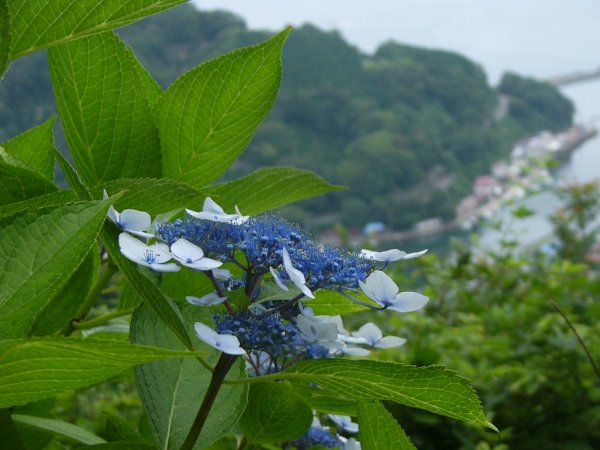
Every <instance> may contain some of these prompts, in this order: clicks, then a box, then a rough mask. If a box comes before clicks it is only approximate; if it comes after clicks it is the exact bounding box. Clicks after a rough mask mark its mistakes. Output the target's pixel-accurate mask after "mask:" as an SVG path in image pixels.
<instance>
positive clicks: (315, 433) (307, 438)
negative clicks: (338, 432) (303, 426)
mask: <svg viewBox="0 0 600 450" xmlns="http://www.w3.org/2000/svg"><path fill="white" fill-rule="evenodd" d="M294 445H295V446H296V447H297V448H298V450H307V449H310V448H312V447H314V446H316V445H319V446H321V447H323V448H339V447H341V446H343V444H342V443H341V442H340V440H339V439H338V438H336V437H335V435H334V434H333V433H331V431H329V430H327V429H325V428H319V427H310V428H309V429H308V431H307V432H306V433H305V434H304V435H302V436H301V437H300V438H298V439H296V440H295V441H294Z"/></svg>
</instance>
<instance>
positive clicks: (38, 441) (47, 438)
mask: <svg viewBox="0 0 600 450" xmlns="http://www.w3.org/2000/svg"><path fill="white" fill-rule="evenodd" d="M55 406H56V402H55V400H54V398H52V397H50V398H46V399H43V400H39V401H37V402H33V403H27V404H26V405H21V406H16V407H13V408H9V409H10V412H11V414H25V415H28V416H36V417H47V418H49V419H53V418H54V408H55ZM15 426H16V428H17V431H18V432H19V435H20V436H21V439H23V441H24V442H25V446H26V447H27V448H28V449H36V448H43V449H45V448H46V447H47V446H48V444H50V442H51V441H52V440H53V439H54V435H53V434H52V433H50V432H48V431H46V430H39V429H35V428H32V427H30V426H28V425H23V424H20V423H15ZM0 448H2V447H1V446H0Z"/></svg>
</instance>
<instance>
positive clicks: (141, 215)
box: [119, 209, 152, 231]
mask: <svg viewBox="0 0 600 450" xmlns="http://www.w3.org/2000/svg"><path fill="white" fill-rule="evenodd" d="M151 223H152V219H151V217H150V214H148V213H147V212H145V211H138V210H137V209H126V210H124V211H123V212H122V213H121V218H120V220H119V225H121V228H123V229H125V230H129V231H146V230H147V229H148V228H150V225H151Z"/></svg>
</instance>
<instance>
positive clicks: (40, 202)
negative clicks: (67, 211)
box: [0, 190, 77, 219]
mask: <svg viewBox="0 0 600 450" xmlns="http://www.w3.org/2000/svg"><path fill="white" fill-rule="evenodd" d="M76 200H77V196H76V195H75V193H74V192H73V191H72V190H60V191H56V192H51V193H49V194H44V195H38V196H36V197H32V198H28V199H27V200H22V201H20V202H14V203H10V204H8V205H3V206H0V219H1V218H4V217H9V216H12V215H15V214H18V213H23V212H25V211H29V212H35V211H36V210H39V209H40V208H56V207H58V206H64V205H66V204H67V203H72V202H74V201H76Z"/></svg>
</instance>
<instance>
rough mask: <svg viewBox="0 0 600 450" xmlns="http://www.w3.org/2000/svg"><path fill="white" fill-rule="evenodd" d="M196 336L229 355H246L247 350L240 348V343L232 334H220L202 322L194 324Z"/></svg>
mask: <svg viewBox="0 0 600 450" xmlns="http://www.w3.org/2000/svg"><path fill="white" fill-rule="evenodd" d="M194 330H196V336H198V338H200V339H201V340H202V341H204V342H206V343H207V344H208V345H210V346H211V347H213V348H216V349H217V350H219V351H221V352H223V353H227V354H228V355H245V354H246V350H244V349H243V348H242V347H240V341H239V340H238V338H237V337H236V336H234V335H232V334H219V333H217V332H216V331H215V330H213V329H212V328H211V327H209V326H208V325H204V324H203V323H202V322H196V323H195V324H194Z"/></svg>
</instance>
